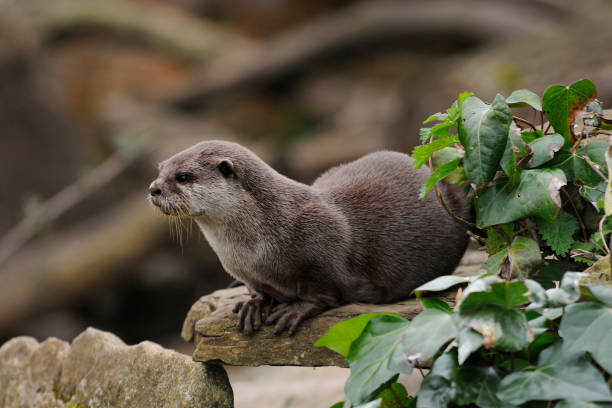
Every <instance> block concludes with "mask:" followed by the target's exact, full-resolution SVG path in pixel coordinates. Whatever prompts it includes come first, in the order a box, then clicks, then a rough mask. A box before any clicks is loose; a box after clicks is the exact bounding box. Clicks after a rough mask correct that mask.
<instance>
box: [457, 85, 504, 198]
mask: <svg viewBox="0 0 612 408" xmlns="http://www.w3.org/2000/svg"><path fill="white" fill-rule="evenodd" d="M461 111H462V122H461V125H460V126H459V138H460V140H461V143H462V144H463V146H464V148H465V158H464V166H465V173H466V175H467V177H468V179H469V180H470V181H471V182H472V183H474V184H476V185H477V186H478V187H482V186H483V185H485V184H486V183H487V182H489V181H490V180H491V179H492V178H493V176H494V175H495V172H496V171H497V168H498V166H499V161H500V159H501V158H502V155H503V154H504V150H505V148H506V142H507V139H508V131H509V129H510V123H511V122H512V113H511V112H510V108H509V107H508V105H507V104H506V102H505V99H504V97H503V96H501V95H499V94H498V95H497V96H496V97H495V99H494V100H493V103H492V104H491V105H488V104H486V103H484V102H483V101H481V100H480V99H478V98H477V97H475V96H470V97H469V98H467V99H466V100H465V101H464V102H463V105H462V106H461Z"/></svg>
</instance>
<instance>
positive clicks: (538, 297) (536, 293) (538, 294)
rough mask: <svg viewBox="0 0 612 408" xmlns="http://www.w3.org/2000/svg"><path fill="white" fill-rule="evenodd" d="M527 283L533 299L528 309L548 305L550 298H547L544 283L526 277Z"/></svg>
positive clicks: (529, 293) (530, 297)
mask: <svg viewBox="0 0 612 408" xmlns="http://www.w3.org/2000/svg"><path fill="white" fill-rule="evenodd" d="M525 285H526V286H527V289H528V290H529V292H528V294H527V295H528V296H529V300H530V301H531V304H530V305H529V307H528V308H527V310H531V309H540V308H542V307H544V306H546V304H547V302H548V299H547V298H546V291H545V290H544V288H543V287H542V285H540V284H539V283H538V282H536V281H534V280H531V279H525Z"/></svg>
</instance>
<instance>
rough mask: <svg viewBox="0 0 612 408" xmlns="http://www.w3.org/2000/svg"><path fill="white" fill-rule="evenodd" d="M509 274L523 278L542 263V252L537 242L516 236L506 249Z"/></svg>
mask: <svg viewBox="0 0 612 408" xmlns="http://www.w3.org/2000/svg"><path fill="white" fill-rule="evenodd" d="M508 260H509V261H510V276H511V277H518V278H519V279H525V278H527V277H529V276H531V275H532V274H533V273H534V272H535V271H536V270H537V269H538V268H539V266H540V265H541V264H542V253H541V252H540V247H539V246H538V243H537V242H535V241H534V240H533V239H531V238H527V237H522V236H518V237H516V238H514V240H513V241H512V244H510V248H509V249H508Z"/></svg>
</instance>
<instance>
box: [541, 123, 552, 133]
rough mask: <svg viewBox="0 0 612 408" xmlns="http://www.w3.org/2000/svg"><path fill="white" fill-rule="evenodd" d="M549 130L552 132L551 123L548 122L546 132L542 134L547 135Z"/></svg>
mask: <svg viewBox="0 0 612 408" xmlns="http://www.w3.org/2000/svg"><path fill="white" fill-rule="evenodd" d="M549 130H550V122H548V126H546V130H544V131H543V132H542V134H543V135H545V134H546V133H548V131H549Z"/></svg>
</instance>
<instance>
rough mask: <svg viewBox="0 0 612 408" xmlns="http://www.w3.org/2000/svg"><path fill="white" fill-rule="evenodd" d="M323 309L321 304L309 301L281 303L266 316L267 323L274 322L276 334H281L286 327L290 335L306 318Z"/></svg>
mask: <svg viewBox="0 0 612 408" xmlns="http://www.w3.org/2000/svg"><path fill="white" fill-rule="evenodd" d="M319 310H321V308H320V307H319V306H316V305H314V304H313V303H307V302H294V303H281V304H280V305H278V306H276V307H275V308H274V309H272V313H271V314H270V315H269V316H268V317H267V318H266V324H268V325H272V324H274V323H276V324H274V334H275V335H277V336H278V335H280V334H281V333H282V332H283V331H284V330H285V329H286V330H287V333H288V334H289V336H293V335H294V334H295V332H296V331H297V328H298V326H299V325H300V323H302V322H303V321H304V320H305V319H306V318H308V317H310V316H313V315H315V314H317V312H318V311H319Z"/></svg>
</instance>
